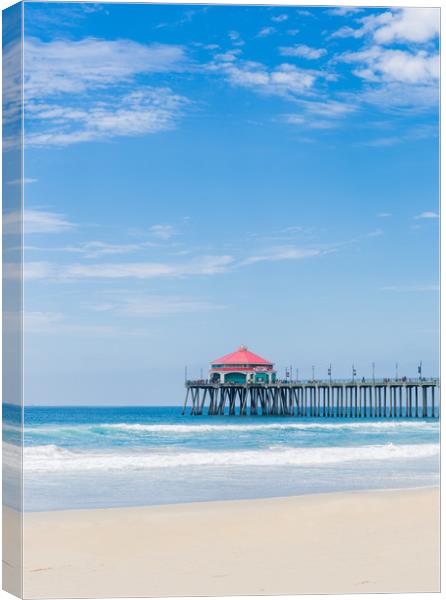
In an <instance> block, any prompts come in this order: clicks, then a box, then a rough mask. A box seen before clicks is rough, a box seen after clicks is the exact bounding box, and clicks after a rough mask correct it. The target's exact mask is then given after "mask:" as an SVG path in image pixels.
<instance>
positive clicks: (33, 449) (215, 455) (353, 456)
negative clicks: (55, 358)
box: [24, 444, 439, 472]
mask: <svg viewBox="0 0 446 600" xmlns="http://www.w3.org/2000/svg"><path fill="white" fill-rule="evenodd" d="M438 454H439V445H438V444H405V445H394V444H385V445H376V446H354V447H319V448H287V449H284V448H283V447H270V448H268V449H266V450H249V451H248V450H245V451H230V452H229V451H221V452H218V451H217V452H212V451H211V452H210V451H203V452H198V451H190V452H184V451H181V452H177V451H175V452H173V451H169V452H166V451H165V452H160V451H159V450H157V451H147V450H144V451H133V452H130V451H125V450H118V449H116V448H115V449H114V450H113V451H103V450H102V451H99V450H95V451H82V452H73V451H71V450H66V449H63V448H60V447H58V446H54V445H52V444H51V445H45V446H29V447H26V448H25V452H24V467H25V469H26V470H27V471H31V472H35V471H45V472H55V471H78V472H80V471H88V472H89V471H115V470H136V471H140V470H146V469H155V468H182V467H189V466H190V467H193V466H195V467H211V466H235V467H247V466H249V467H281V466H307V465H308V466H310V465H328V464H334V463H342V462H347V461H352V462H357V461H358V462H363V461H381V460H400V459H416V458H426V457H434V456H437V455H438Z"/></svg>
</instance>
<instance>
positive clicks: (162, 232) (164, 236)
mask: <svg viewBox="0 0 446 600" xmlns="http://www.w3.org/2000/svg"><path fill="white" fill-rule="evenodd" d="M150 233H151V234H152V235H153V236H154V237H156V238H158V239H160V240H170V238H171V237H173V236H174V235H175V228H174V227H173V225H152V227H151V228H150Z"/></svg>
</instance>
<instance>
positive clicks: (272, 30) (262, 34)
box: [257, 27, 276, 37]
mask: <svg viewBox="0 0 446 600" xmlns="http://www.w3.org/2000/svg"><path fill="white" fill-rule="evenodd" d="M275 31H276V28H275V27H263V29H261V30H260V31H259V33H258V34H257V37H267V36H268V35H271V34H272V33H275Z"/></svg>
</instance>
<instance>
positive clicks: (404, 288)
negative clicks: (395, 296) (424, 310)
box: [381, 284, 440, 292]
mask: <svg viewBox="0 0 446 600" xmlns="http://www.w3.org/2000/svg"><path fill="white" fill-rule="evenodd" d="M381 289H382V290H383V291H385V292H438V291H439V289H440V287H439V286H438V285H436V284H427V285H425V284H414V285H388V286H385V287H383V288H381Z"/></svg>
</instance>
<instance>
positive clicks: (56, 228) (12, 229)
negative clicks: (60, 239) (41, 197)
mask: <svg viewBox="0 0 446 600" xmlns="http://www.w3.org/2000/svg"><path fill="white" fill-rule="evenodd" d="M3 227H4V231H5V233H6V234H8V235H14V234H17V233H20V231H21V228H22V213H21V212H20V211H17V212H11V213H5V215H4V217H3ZM73 227H74V223H70V222H69V221H68V220H67V219H66V217H65V216H64V215H61V214H59V213H54V212H50V211H44V210H33V209H27V210H25V211H24V212H23V228H24V233H25V234H26V235H27V234H32V233H62V232H64V231H68V230H70V229H73Z"/></svg>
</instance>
